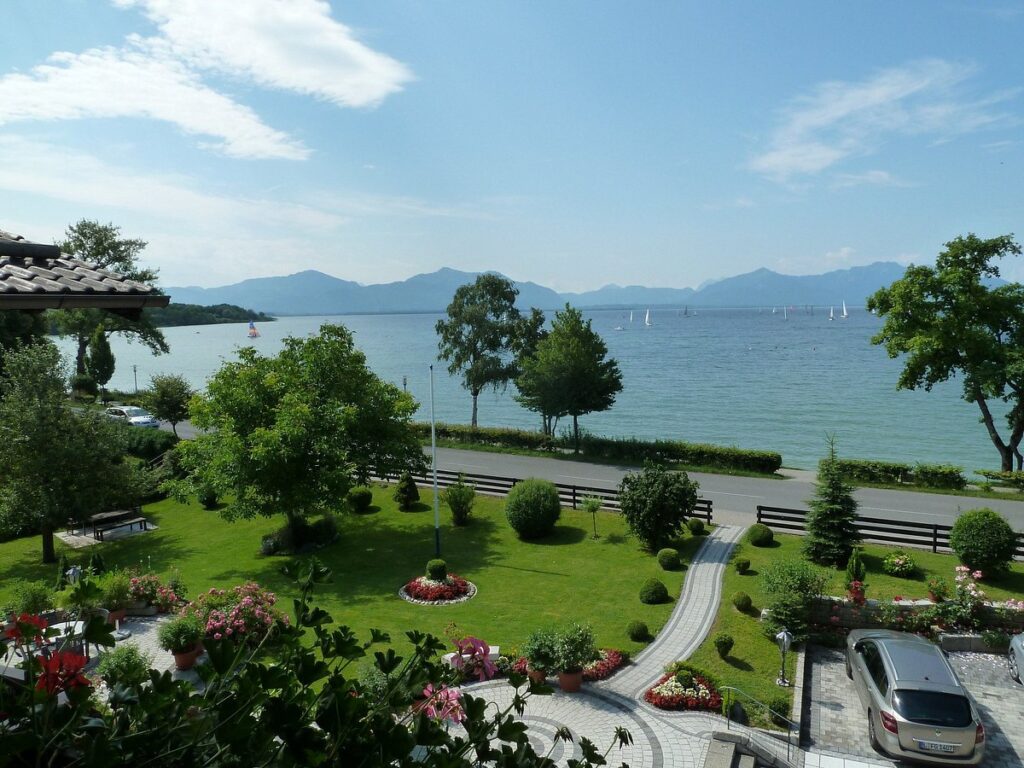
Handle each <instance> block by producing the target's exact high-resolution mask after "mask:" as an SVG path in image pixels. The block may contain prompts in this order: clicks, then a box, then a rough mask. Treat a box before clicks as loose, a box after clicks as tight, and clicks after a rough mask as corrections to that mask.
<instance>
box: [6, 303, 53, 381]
mask: <svg viewBox="0 0 1024 768" xmlns="http://www.w3.org/2000/svg"><path fill="white" fill-rule="evenodd" d="M45 338H46V322H45V321H44V320H43V315H42V314H41V313H39V312H23V311H20V310H14V309H8V310H3V311H0V373H2V372H3V369H4V354H5V351H6V352H10V351H11V350H13V349H14V348H15V347H19V346H21V345H22V344H35V343H36V342H39V341H41V340H43V339H45Z"/></svg>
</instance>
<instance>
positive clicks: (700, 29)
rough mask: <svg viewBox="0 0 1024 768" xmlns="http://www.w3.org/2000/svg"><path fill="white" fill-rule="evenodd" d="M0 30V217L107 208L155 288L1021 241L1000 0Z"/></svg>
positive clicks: (649, 270)
mask: <svg viewBox="0 0 1024 768" xmlns="http://www.w3.org/2000/svg"><path fill="white" fill-rule="evenodd" d="M3 27H4V29H3V32H2V33H0V35H2V36H0V40H2V45H0V200H2V205H0V229H3V230H6V231H9V232H15V233H17V234H21V235H23V236H25V237H26V238H28V239H30V240H36V241H42V242H50V241H54V240H58V239H60V237H61V236H62V234H63V232H64V229H65V227H66V226H67V225H68V224H70V223H72V222H75V221H77V220H79V219H83V218H89V219H98V220H100V221H103V222H113V223H115V224H117V225H118V226H120V227H121V230H122V233H123V234H124V235H125V236H130V237H140V238H142V239H144V240H146V241H147V242H148V243H149V245H148V247H147V249H146V251H145V253H144V261H145V262H146V263H147V264H148V265H151V266H155V267H157V268H158V269H159V271H160V283H161V284H162V285H165V286H174V285H201V286H214V285H223V284H227V283H233V282H237V281H239V280H242V279H245V278H249V277H256V276H265V275H282V274H290V273H293V272H297V271H300V270H304V269H318V270H321V271H323V272H326V273H328V274H331V275H335V276H338V277H342V278H345V279H349V280H356V281H359V282H362V283H380V282H389V281H392V280H401V279H404V278H406V277H409V276H411V275H414V274H417V273H422V272H431V271H434V270H436V269H439V268H441V267H446V266H447V267H454V268H456V269H463V270H467V271H484V270H490V269H493V270H498V271H501V272H503V273H504V274H506V275H509V276H510V277H513V278H515V279H517V280H532V281H534V282H537V283H541V284H543V285H546V286H549V287H551V288H554V289H556V290H561V291H582V290H590V289H595V288H598V287H600V286H602V285H605V284H608V283H617V284H621V285H634V284H640V285H653V286H671V287H686V286H693V287H696V286H698V285H700V284H701V283H703V282H705V281H708V280H714V279H719V278H722V277H728V276H731V275H735V274H740V273H743V272H748V271H751V270H754V269H757V268H759V267H768V268H770V269H774V270H777V271H779V272H784V273H789V274H812V273H820V272H825V271H828V270H831V269H839V268H846V267H851V266H855V265H860V264H868V263H871V262H874V261H890V260H895V261H900V262H903V263H910V262H915V263H927V262H930V261H932V260H933V259H934V257H935V255H936V254H937V253H938V252H939V251H940V250H941V248H942V245H943V243H945V242H947V241H948V240H950V239H952V238H953V237H956V236H957V235H959V234H965V233H967V232H974V233H976V234H978V235H981V236H995V235H998V234H1005V233H1008V232H1016V233H1017V234H1018V241H1020V240H1021V239H1024V237H1022V235H1024V220H1022V215H1024V183H1022V182H1024V46H1021V44H1020V41H1021V40H1022V39H1024V2H1016V3H1009V2H1007V3H999V2H996V3H976V2H969V3H968V2H964V3H955V2H943V1H942V0H929V1H928V2H913V1H908V2H900V3H892V2H861V3H822V2H820V0H815V1H813V2H799V3H798V2H773V3H764V2H730V3H707V2H703V3H698V2H672V3H667V2H661V1H660V0H650V1H644V0H638V1H637V2H629V3H625V2H611V1H610V0H609V2H593V0H579V1H571V0H561V1H560V2H557V3H551V2H547V1H546V0H515V2H501V1H499V0H491V1H489V2H485V3H473V2H468V0H464V1H463V2H453V1H451V0H422V1H421V0H368V1H366V2H350V3H341V2H331V3H327V2H322V1H318V0H244V2H239V1H238V0H47V1H46V2H38V0H4V24H3ZM1017 262H1021V260H1020V259H1016V260H1014V261H1012V262H1008V263H1005V264H1004V265H1003V275H1004V276H1005V277H1009V278H1010V279H1024V262H1022V263H1017Z"/></svg>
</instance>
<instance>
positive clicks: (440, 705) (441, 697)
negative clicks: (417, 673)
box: [423, 684, 466, 723]
mask: <svg viewBox="0 0 1024 768" xmlns="http://www.w3.org/2000/svg"><path fill="white" fill-rule="evenodd" d="M423 696H424V697H425V698H426V702H425V703H424V705H423V711H424V712H425V713H426V715H427V717H431V718H433V719H435V720H437V721H439V722H440V721H444V720H450V721H451V722H453V723H461V722H462V721H463V720H465V719H466V713H465V712H464V711H463V709H462V692H461V691H459V689H458V688H449V687H448V686H446V685H442V686H441V687H440V688H437V689H435V688H434V686H433V684H428V685H427V687H426V688H424V689H423Z"/></svg>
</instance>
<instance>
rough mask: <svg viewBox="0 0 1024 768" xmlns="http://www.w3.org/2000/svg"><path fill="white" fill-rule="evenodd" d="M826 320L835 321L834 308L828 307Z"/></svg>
mask: <svg viewBox="0 0 1024 768" xmlns="http://www.w3.org/2000/svg"><path fill="white" fill-rule="evenodd" d="M828 319H829V320H835V319H836V308H835V307H829V308H828Z"/></svg>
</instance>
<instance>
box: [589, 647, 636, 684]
mask: <svg viewBox="0 0 1024 768" xmlns="http://www.w3.org/2000/svg"><path fill="white" fill-rule="evenodd" d="M600 654H601V657H600V658H599V659H597V661H592V662H590V663H589V664H587V666H585V667H584V668H583V679H584V680H604V679H605V678H606V677H611V676H612V674H613V673H614V672H616V671H617V670H618V669H619V667H621V666H622V665H623V664H624V663H625V662H626V658H625V657H624V656H623V655H622V652H621V651H617V650H615V649H614V648H602V649H601V650H600Z"/></svg>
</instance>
